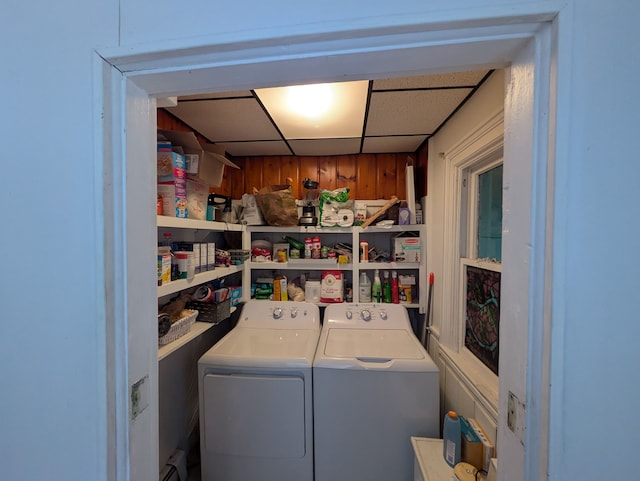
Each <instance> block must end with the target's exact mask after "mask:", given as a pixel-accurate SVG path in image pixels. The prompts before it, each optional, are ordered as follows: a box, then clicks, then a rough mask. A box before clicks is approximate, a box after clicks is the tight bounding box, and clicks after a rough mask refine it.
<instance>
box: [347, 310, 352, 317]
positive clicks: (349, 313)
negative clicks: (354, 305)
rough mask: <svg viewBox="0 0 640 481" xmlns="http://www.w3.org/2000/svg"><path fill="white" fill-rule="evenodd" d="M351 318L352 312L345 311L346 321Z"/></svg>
mask: <svg viewBox="0 0 640 481" xmlns="http://www.w3.org/2000/svg"><path fill="white" fill-rule="evenodd" d="M352 317H353V312H351V311H347V319H351V318H352Z"/></svg>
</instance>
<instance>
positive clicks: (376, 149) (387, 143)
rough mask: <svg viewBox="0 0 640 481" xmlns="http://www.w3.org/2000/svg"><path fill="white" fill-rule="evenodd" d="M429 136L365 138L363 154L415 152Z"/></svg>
mask: <svg viewBox="0 0 640 481" xmlns="http://www.w3.org/2000/svg"><path fill="white" fill-rule="evenodd" d="M427 137H428V135H416V136H398V137H365V139H364V143H363V145H362V153H363V154H379V153H392V152H415V151H416V150H418V147H420V144H422V142H424V141H425V140H426V139H427Z"/></svg>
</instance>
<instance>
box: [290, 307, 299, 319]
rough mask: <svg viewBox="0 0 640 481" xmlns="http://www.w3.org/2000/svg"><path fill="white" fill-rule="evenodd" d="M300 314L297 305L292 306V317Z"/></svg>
mask: <svg viewBox="0 0 640 481" xmlns="http://www.w3.org/2000/svg"><path fill="white" fill-rule="evenodd" d="M297 315H298V309H296V308H295V307H292V308H291V317H296V316H297Z"/></svg>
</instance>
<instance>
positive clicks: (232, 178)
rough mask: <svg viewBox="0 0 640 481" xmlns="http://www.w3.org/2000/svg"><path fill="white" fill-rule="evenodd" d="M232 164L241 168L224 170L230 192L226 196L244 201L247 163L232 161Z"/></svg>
mask: <svg viewBox="0 0 640 481" xmlns="http://www.w3.org/2000/svg"><path fill="white" fill-rule="evenodd" d="M232 162H233V163H234V164H236V165H237V166H238V167H240V168H239V169H234V168H232V167H225V168H224V177H225V181H226V182H227V184H226V185H227V188H228V191H227V192H226V193H225V194H224V195H229V196H231V198H232V199H242V194H245V193H246V192H245V190H244V171H245V168H244V165H245V161H244V159H232Z"/></svg>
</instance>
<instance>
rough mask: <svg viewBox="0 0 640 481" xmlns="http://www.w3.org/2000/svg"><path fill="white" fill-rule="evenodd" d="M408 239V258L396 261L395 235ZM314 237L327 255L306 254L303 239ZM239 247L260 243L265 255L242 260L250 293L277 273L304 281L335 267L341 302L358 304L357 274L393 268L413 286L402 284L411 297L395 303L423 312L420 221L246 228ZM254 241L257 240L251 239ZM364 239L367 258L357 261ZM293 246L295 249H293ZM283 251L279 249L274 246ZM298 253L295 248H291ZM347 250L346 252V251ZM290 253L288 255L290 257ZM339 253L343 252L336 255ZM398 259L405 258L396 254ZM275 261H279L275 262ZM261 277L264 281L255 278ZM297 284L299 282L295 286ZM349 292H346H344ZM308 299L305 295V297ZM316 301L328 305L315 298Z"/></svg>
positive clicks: (423, 228) (422, 227)
mask: <svg viewBox="0 0 640 481" xmlns="http://www.w3.org/2000/svg"><path fill="white" fill-rule="evenodd" d="M405 236H406V237H409V238H410V239H411V242H412V243H413V244H412V245H411V248H412V249H413V252H408V253H407V255H412V256H414V258H411V259H410V260H396V258H395V256H396V254H398V253H397V252H394V249H395V247H396V246H395V243H397V242H398V241H396V238H397V237H398V238H402V237H405ZM314 237H317V238H319V239H320V242H321V245H322V247H327V248H328V252H326V253H323V254H326V256H327V257H329V256H331V255H332V254H331V251H332V250H335V251H336V252H334V253H333V255H334V256H335V257H334V258H323V257H324V256H322V255H321V257H320V258H319V259H318V258H308V257H305V253H304V250H305V246H304V245H305V239H308V238H311V239H312V240H313V238H314ZM243 239H244V240H243V249H248V250H252V249H253V247H254V245H256V244H258V245H260V246H262V247H263V248H264V250H265V252H267V251H268V252H269V253H270V257H262V258H256V256H252V260H251V261H248V262H246V264H245V265H246V270H245V274H244V275H245V278H244V281H243V285H245V286H247V288H248V286H252V287H253V289H252V293H255V286H256V284H262V283H264V282H268V281H269V280H275V279H276V278H278V277H286V279H287V282H291V281H294V283H296V282H302V281H303V279H304V282H305V283H306V281H307V280H313V281H318V280H321V275H322V273H323V272H324V271H339V272H341V273H342V274H343V277H344V279H343V281H344V287H345V290H344V297H343V299H342V300H343V301H345V302H361V300H360V298H359V297H360V296H359V292H360V291H359V288H360V276H361V275H362V273H363V272H364V273H366V275H367V277H368V278H369V280H370V281H371V282H372V281H373V275H374V272H375V270H376V269H377V270H378V271H379V274H380V277H381V278H382V277H383V273H384V272H385V271H387V272H388V275H389V278H391V274H392V273H393V272H395V273H396V276H397V278H400V277H402V279H404V280H406V279H410V282H412V283H413V284H412V285H410V286H408V287H407V286H405V287H406V288H407V289H410V290H411V291H410V292H411V293H412V296H409V299H410V301H406V302H400V303H401V304H403V305H405V306H406V307H407V308H411V309H418V311H419V313H420V314H424V313H425V312H426V300H427V293H426V292H427V279H426V255H425V252H426V244H425V242H426V226H425V225H424V224H413V225H391V226H385V227H379V226H368V227H366V228H362V227H360V226H352V227H320V226H292V227H273V226H247V227H246V232H245V235H244V238H243ZM256 241H257V242H256ZM361 241H366V242H367V243H368V250H369V253H370V256H369V258H368V259H367V261H363V260H361V253H360V243H361ZM296 246H297V247H296ZM280 249H281V250H283V251H284V252H282V253H281V256H280V253H279V252H278V251H279V250H280ZM296 251H298V252H296ZM345 251H348V252H345ZM292 254H293V255H292ZM341 255H344V256H346V259H345V258H341ZM398 255H399V259H404V257H403V255H401V254H398ZM278 260H280V261H281V262H278ZM258 281H263V282H258ZM300 287H302V286H300ZM348 294H351V295H348ZM307 300H309V299H307ZM317 304H318V305H320V306H324V305H328V303H326V302H317Z"/></svg>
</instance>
